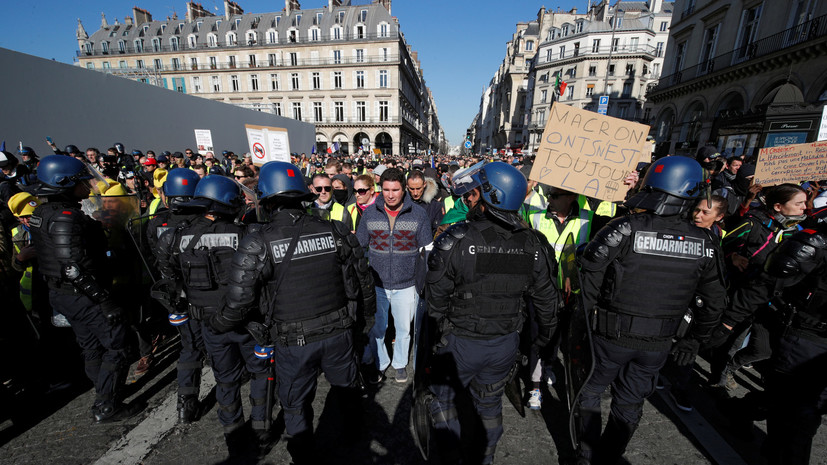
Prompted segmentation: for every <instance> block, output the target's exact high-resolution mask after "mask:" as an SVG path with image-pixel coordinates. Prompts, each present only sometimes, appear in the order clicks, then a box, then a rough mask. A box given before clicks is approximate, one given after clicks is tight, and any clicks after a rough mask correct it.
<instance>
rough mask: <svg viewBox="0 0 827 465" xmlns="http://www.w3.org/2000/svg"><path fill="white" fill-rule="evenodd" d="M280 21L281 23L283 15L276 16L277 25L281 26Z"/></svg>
mask: <svg viewBox="0 0 827 465" xmlns="http://www.w3.org/2000/svg"><path fill="white" fill-rule="evenodd" d="M279 23H281V16H276V27H279Z"/></svg>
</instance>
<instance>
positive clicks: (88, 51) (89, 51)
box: [83, 42, 92, 55]
mask: <svg viewBox="0 0 827 465" xmlns="http://www.w3.org/2000/svg"><path fill="white" fill-rule="evenodd" d="M83 46H84V48H85V49H86V54H87V55H91V54H92V42H86V43H85V44H83Z"/></svg>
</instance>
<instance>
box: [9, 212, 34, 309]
mask: <svg viewBox="0 0 827 465" xmlns="http://www.w3.org/2000/svg"><path fill="white" fill-rule="evenodd" d="M11 235H12V240H13V241H14V254H15V255H17V254H19V253H20V249H21V248H22V246H21V245H22V244H23V242H26V241H31V235H30V234H29V232H28V231H26V230H25V229H24V228H23V227H22V226H15V227H14V228H12V230H11ZM20 302H22V303H23V307H24V308H25V309H26V311H27V312H31V311H32V265H29V266H27V267H26V269H25V270H23V276H21V277H20Z"/></svg>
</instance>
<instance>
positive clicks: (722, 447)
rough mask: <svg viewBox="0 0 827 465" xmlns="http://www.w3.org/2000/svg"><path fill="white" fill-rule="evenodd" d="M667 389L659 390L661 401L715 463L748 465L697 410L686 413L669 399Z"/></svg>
mask: <svg viewBox="0 0 827 465" xmlns="http://www.w3.org/2000/svg"><path fill="white" fill-rule="evenodd" d="M667 390H668V388H666V389H662V390H658V391H657V393H658V395H659V396H660V398H661V400H663V402H664V403H665V404H666V405H668V406H669V408H670V409H672V411H673V412H675V415H676V416H677V417H678V418H679V419H680V420H681V423H683V425H684V426H686V429H688V430H689V432H690V433H691V434H692V436H694V437H695V439H697V441H698V443H699V444H700V445H701V447H703V449H704V450H705V451H706V452H707V453H708V454H709V456H710V457H711V458H712V461H713V462H714V463H718V464H727V465H747V463H746V462H744V459H743V458H741V455H740V454H739V453H738V452H736V451H735V449H733V448H732V446H730V445H729V443H728V442H726V440H725V439H724V438H723V437H721V435H720V434H718V432H717V431H716V430H715V428H714V427H713V426H712V425H710V424H709V422H708V421H706V418H704V417H703V415H701V414H700V413H698V411H697V410H695V409H693V410H692V411H691V412H684V411H683V410H680V409H678V407H677V406H675V402H674V401H673V400H672V399H668V397H669V395H668V394H667Z"/></svg>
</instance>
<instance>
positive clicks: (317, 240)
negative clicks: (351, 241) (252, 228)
mask: <svg viewBox="0 0 827 465" xmlns="http://www.w3.org/2000/svg"><path fill="white" fill-rule="evenodd" d="M290 241H291V239H289V238H288V239H281V240H278V241H272V242H270V250H271V251H272V252H273V261H274V262H276V263H281V262H282V261H283V260H284V256H285V254H287V249H288V248H289V247H290ZM332 252H336V241H335V240H334V239H333V234H332V233H321V234H311V235H308V236H301V237H300V238H299V241H298V242H297V243H296V250H294V251H293V258H292V259H293V260H301V259H303V258H308V257H315V256H316V255H322V254H326V253H332Z"/></svg>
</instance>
